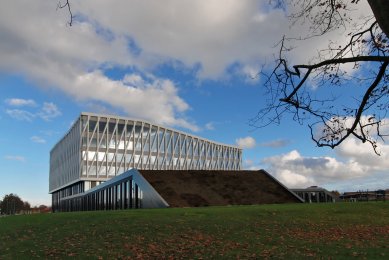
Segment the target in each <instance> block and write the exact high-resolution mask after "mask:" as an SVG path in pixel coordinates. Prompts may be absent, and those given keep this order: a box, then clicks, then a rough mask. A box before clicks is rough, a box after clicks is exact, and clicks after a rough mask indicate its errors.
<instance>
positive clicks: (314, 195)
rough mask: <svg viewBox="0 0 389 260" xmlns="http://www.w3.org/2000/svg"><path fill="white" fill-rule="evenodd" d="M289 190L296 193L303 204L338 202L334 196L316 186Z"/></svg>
mask: <svg viewBox="0 0 389 260" xmlns="http://www.w3.org/2000/svg"><path fill="white" fill-rule="evenodd" d="M290 190H291V191H293V192H294V193H296V194H297V195H298V196H299V197H300V198H301V199H302V200H303V201H304V202H305V203H321V202H335V201H336V200H338V197H337V196H336V195H335V194H333V193H331V192H329V191H328V190H326V189H324V188H321V187H318V186H311V187H308V188H305V189H290Z"/></svg>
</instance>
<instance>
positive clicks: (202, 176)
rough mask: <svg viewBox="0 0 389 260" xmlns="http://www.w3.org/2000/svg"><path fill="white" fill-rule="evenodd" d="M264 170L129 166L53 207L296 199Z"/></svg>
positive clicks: (198, 204) (193, 204) (197, 204)
mask: <svg viewBox="0 0 389 260" xmlns="http://www.w3.org/2000/svg"><path fill="white" fill-rule="evenodd" d="M300 202H302V200H301V199H300V198H299V197H298V196H297V195H296V194H294V193H293V192H291V191H290V190H289V189H287V188H286V187H285V186H284V185H282V184H281V183H280V182H278V181H277V180H276V179H275V178H273V177H272V176H271V175H270V174H269V173H267V172H266V171H263V170H260V171H218V170H208V171H207V170H136V169H131V170H129V171H127V172H125V173H123V174H121V175H118V176H116V177H114V178H112V179H110V180H108V181H107V182H105V183H103V184H100V185H98V186H96V187H94V188H92V189H90V190H88V191H87V192H84V193H81V194H77V195H74V196H70V197H67V198H66V199H62V200H61V201H60V202H59V204H58V205H57V206H56V207H55V208H54V207H53V211H78V210H115V209H129V208H164V207H201V206H224V205H255V204H273V203H300Z"/></svg>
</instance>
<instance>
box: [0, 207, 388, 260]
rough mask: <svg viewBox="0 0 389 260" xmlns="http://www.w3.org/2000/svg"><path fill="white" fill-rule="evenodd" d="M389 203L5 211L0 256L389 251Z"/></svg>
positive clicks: (377, 254)
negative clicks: (16, 213) (26, 213)
mask: <svg viewBox="0 0 389 260" xmlns="http://www.w3.org/2000/svg"><path fill="white" fill-rule="evenodd" d="M388 241H389V204H388V203H383V202H380V203H337V204H320V205H319V204H311V205H309V204H288V205H285V204H284V205H262V206H237V207H209V208H174V209H153V210H128V211H110V212H78V213H60V214H39V215H30V216H11V217H3V218H0V259H3V258H4V259H11V258H12V259H14V258H31V257H37V256H40V257H45V258H52V257H59V258H63V257H74V256H75V257H82V258H84V257H93V258H112V257H114V258H119V257H150V258H156V257H158V258H168V257H169V256H174V257H177V258H183V257H186V258H187V257H189V258H200V257H205V258H219V257H222V256H223V257H234V258H236V257H242V258H249V257H255V258H257V257H259V258H261V257H262V258H267V257H276V258H302V257H309V256H310V257H314V258H319V257H325V258H327V257H332V258H337V259H339V258H349V257H351V256H357V257H361V258H365V257H366V258H369V259H371V258H388V257H389V242H388Z"/></svg>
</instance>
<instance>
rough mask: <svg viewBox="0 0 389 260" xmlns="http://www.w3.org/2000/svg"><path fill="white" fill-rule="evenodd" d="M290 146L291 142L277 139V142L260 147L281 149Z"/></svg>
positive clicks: (266, 143) (273, 141) (270, 142)
mask: <svg viewBox="0 0 389 260" xmlns="http://www.w3.org/2000/svg"><path fill="white" fill-rule="evenodd" d="M289 144H290V140H285V139H277V140H272V141H269V142H265V143H261V144H259V145H260V146H264V147H272V148H280V147H285V146H287V145H289Z"/></svg>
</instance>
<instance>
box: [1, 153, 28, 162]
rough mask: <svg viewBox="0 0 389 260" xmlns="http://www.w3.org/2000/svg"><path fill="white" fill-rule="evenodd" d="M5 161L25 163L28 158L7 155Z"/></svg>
mask: <svg viewBox="0 0 389 260" xmlns="http://www.w3.org/2000/svg"><path fill="white" fill-rule="evenodd" d="M4 159H6V160H9V161H19V162H25V161H26V158H24V157H23V156H20V155H6V156H4Z"/></svg>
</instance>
